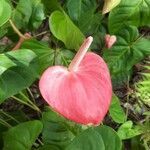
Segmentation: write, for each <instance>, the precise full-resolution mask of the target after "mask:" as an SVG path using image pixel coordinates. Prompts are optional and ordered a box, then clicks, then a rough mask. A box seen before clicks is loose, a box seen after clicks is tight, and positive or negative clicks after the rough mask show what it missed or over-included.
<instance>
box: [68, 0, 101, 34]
mask: <svg viewBox="0 0 150 150" xmlns="http://www.w3.org/2000/svg"><path fill="white" fill-rule="evenodd" d="M97 7H98V4H97V2H96V0H92V1H91V0H68V1H67V10H68V14H69V16H70V18H71V19H72V20H73V21H74V23H75V24H76V25H77V26H78V27H79V29H80V30H81V31H82V32H83V33H84V34H86V35H91V34H93V33H96V32H97V30H98V27H99V25H100V24H101V14H100V13H99V12H98V13H96V9H97Z"/></svg>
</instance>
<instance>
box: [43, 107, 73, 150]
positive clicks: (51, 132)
mask: <svg viewBox="0 0 150 150" xmlns="http://www.w3.org/2000/svg"><path fill="white" fill-rule="evenodd" d="M65 121H66V120H65V119H64V118H62V117H60V116H59V115H58V114H56V113H55V112H53V111H51V110H50V109H47V110H46V111H45V112H43V114H42V122H43V125H44V128H43V132H42V138H43V142H44V144H46V145H51V146H56V147H58V148H60V150H63V149H64V148H65V147H66V146H67V145H68V144H69V143H70V141H71V140H72V139H73V138H74V135H73V133H72V132H71V131H70V130H69V129H68V128H67V126H66V124H65Z"/></svg>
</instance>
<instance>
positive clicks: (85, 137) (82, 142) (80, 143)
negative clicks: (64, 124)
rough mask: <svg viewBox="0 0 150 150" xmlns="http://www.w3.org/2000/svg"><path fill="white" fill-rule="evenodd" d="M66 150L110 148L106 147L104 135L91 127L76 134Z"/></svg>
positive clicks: (104, 149) (100, 149)
mask: <svg viewBox="0 0 150 150" xmlns="http://www.w3.org/2000/svg"><path fill="white" fill-rule="evenodd" d="M112 138H113V137H112ZM111 140H112V139H111ZM65 150H108V149H106V148H105V145H104V142H103V139H102V136H101V135H100V134H99V133H98V132H97V131H95V130H94V129H92V128H90V129H87V130H85V131H83V132H82V133H81V134H79V135H78V136H76V137H75V138H74V140H73V141H72V142H71V143H70V145H69V146H68V147H67V148H66V149H65Z"/></svg>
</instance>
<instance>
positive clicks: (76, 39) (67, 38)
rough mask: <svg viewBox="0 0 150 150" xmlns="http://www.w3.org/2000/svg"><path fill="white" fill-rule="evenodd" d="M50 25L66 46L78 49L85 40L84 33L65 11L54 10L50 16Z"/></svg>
mask: <svg viewBox="0 0 150 150" xmlns="http://www.w3.org/2000/svg"><path fill="white" fill-rule="evenodd" d="M49 25H50V30H51V32H52V33H53V35H54V36H55V37H56V38H57V39H59V40H61V41H62V42H63V43H64V44H65V46H66V48H68V49H76V50H78V48H79V47H80V45H81V43H82V42H83V40H84V35H83V34H82V33H81V31H80V30H79V29H78V28H77V27H76V26H75V25H74V24H73V22H72V21H71V20H70V18H69V17H68V16H67V14H66V13H65V12H60V11H54V12H53V13H52V14H51V16H50V18H49Z"/></svg>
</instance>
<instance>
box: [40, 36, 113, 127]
mask: <svg viewBox="0 0 150 150" xmlns="http://www.w3.org/2000/svg"><path fill="white" fill-rule="evenodd" d="M92 41H93V38H92V37H88V38H87V39H86V40H85V41H84V43H83V44H82V46H81V47H80V49H79V51H78V52H77V54H76V56H75V57H74V59H73V60H72V62H71V64H70V65H69V67H68V68H66V67H63V66H53V67H49V68H48V69H47V70H46V71H45V72H44V73H43V75H42V77H41V79H40V82H39V88H40V92H41V94H42V96H43V98H44V99H45V101H46V102H47V103H48V104H49V105H50V106H51V107H52V108H53V109H54V110H55V111H57V112H58V113H60V114H61V115H63V116H64V117H66V118H68V119H70V120H72V121H75V122H77V123H81V124H93V125H98V124H99V123H100V122H101V121H102V120H103V118H104V116H105V115H106V113H107V111H108V109H109V105H110V102H111V97H112V85H111V79H110V74H109V70H108V68H107V65H106V63H105V62H104V60H103V59H102V58H101V57H100V56H99V55H97V54H95V53H92V52H87V50H88V48H89V47H90V45H91V43H92Z"/></svg>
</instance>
